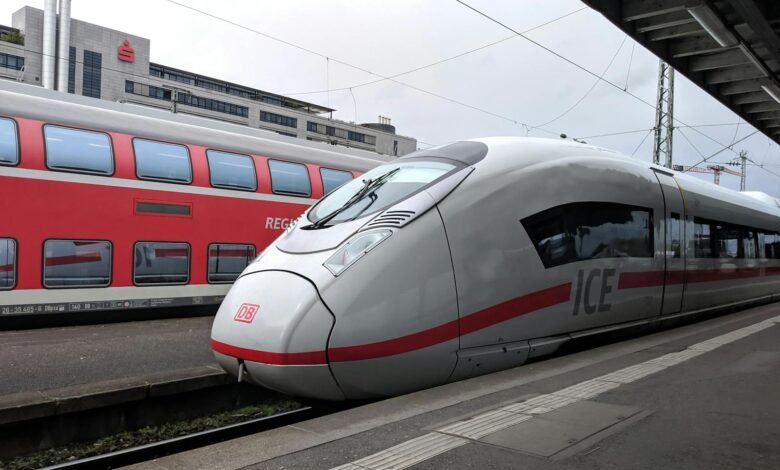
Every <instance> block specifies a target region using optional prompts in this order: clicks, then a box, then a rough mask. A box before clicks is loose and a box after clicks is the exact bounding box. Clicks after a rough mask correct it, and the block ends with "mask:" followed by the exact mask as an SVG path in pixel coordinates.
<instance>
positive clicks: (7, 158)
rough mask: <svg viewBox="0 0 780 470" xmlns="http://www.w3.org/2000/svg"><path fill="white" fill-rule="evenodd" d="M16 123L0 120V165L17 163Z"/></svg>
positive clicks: (9, 120) (10, 120)
mask: <svg viewBox="0 0 780 470" xmlns="http://www.w3.org/2000/svg"><path fill="white" fill-rule="evenodd" d="M17 139H18V134H17V132H16V122H15V121H13V120H12V119H5V118H0V165H16V164H17V163H19V142H18V140H17Z"/></svg>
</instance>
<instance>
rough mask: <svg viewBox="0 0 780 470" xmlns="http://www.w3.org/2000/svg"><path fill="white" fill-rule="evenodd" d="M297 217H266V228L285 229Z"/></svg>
mask: <svg viewBox="0 0 780 470" xmlns="http://www.w3.org/2000/svg"><path fill="white" fill-rule="evenodd" d="M293 220H295V219H288V218H287V217H266V219H265V228H270V229H273V230H284V229H286V228H287V227H289V226H290V224H291V223H292V222H293Z"/></svg>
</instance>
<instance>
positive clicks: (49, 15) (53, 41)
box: [41, 0, 57, 90]
mask: <svg viewBox="0 0 780 470" xmlns="http://www.w3.org/2000/svg"><path fill="white" fill-rule="evenodd" d="M43 5H44V6H43V57H42V58H41V85H43V87H44V88H48V89H49V90H53V89H54V85H55V77H54V70H55V68H56V62H55V61H56V59H57V0H46V2H45V3H44V4H43Z"/></svg>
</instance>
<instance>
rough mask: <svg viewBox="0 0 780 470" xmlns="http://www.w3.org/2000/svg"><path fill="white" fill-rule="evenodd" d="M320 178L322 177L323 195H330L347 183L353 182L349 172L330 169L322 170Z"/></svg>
mask: <svg viewBox="0 0 780 470" xmlns="http://www.w3.org/2000/svg"><path fill="white" fill-rule="evenodd" d="M320 177H322V189H323V194H328V193H329V192H331V191H333V190H334V189H336V188H338V187H339V186H341V185H342V184H344V183H346V182H347V181H351V180H352V173H350V172H348V171H340V170H331V169H330V168H320Z"/></svg>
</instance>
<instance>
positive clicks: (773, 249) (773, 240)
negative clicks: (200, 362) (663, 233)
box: [0, 232, 780, 261]
mask: <svg viewBox="0 0 780 470" xmlns="http://www.w3.org/2000/svg"><path fill="white" fill-rule="evenodd" d="M762 235H763V236H764V237H763V238H764V239H763V245H764V258H766V259H780V234H777V233H774V232H768V233H763V234H762ZM0 261H2V259H0Z"/></svg>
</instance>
